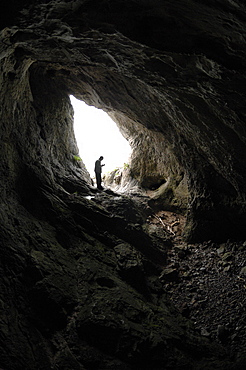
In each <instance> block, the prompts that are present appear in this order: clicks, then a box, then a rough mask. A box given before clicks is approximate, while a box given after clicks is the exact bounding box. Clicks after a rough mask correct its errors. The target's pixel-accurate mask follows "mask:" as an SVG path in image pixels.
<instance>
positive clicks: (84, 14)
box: [0, 0, 246, 370]
mask: <svg viewBox="0 0 246 370" xmlns="http://www.w3.org/2000/svg"><path fill="white" fill-rule="evenodd" d="M1 6H2V8H1V19H0V29H1V31H0V39H1V43H0V71H1V73H0V83H1V90H0V96H1V108H0V124H1V161H0V170H1V177H0V191H1V192H0V194H1V198H0V199H1V207H0V217H1V225H0V248H1V266H0V268H1V277H2V279H1V289H0V292H1V298H0V299H1V301H0V302H1V304H0V310H1V314H0V325H1V335H0V340H1V343H0V344H1V351H0V367H1V368H3V369H4V370H18V369H23V368H25V369H30V370H34V369H53V368H54V369H73V370H74V369H104V370H105V369H112V368H114V369H137V368H142V369H144V368H146V369H150V368H152V369H160V368H161V369H179V368H190V369H223V370H224V369H226V368H228V369H231V368H232V365H231V364H229V362H228V361H227V359H226V356H225V354H224V353H223V351H222V350H221V349H220V348H217V347H216V346H215V347H214V346H213V345H212V344H209V343H208V342H207V341H206V340H205V339H201V338H200V337H199V336H198V335H197V333H196V332H195V331H194V330H193V328H192V327H191V325H190V323H189V322H187V321H186V320H185V319H183V318H182V317H180V316H179V315H178V314H177V312H176V311H175V310H174V309H173V308H172V306H171V305H170V303H169V302H168V300H167V299H166V297H165V294H164V292H163V291H162V288H161V286H160V284H159V280H158V276H159V274H160V268H161V266H163V265H164V264H165V253H166V249H167V248H168V243H167V245H166V244H165V243H164V245H161V246H160V243H159V244H158V241H157V240H155V239H153V238H151V237H150V236H149V235H147V234H146V233H145V232H144V230H143V228H142V225H141V222H140V220H137V222H136V219H134V218H132V219H128V218H127V217H126V216H125V215H124V214H122V213H119V214H118V215H117V212H116V213H115V214H112V213H111V212H109V211H108V210H107V209H105V207H103V205H101V204H100V202H99V203H98V202H97V199H90V197H94V195H93V194H94V192H95V189H93V188H92V187H91V180H90V176H89V174H88V172H87V170H86V168H85V166H84V164H83V161H82V162H80V161H77V160H76V156H77V155H78V148H77V144H76V141H75V137H74V132H73V110H72V107H71V104H70V100H69V95H70V94H73V95H74V96H75V97H77V98H78V99H81V100H84V101H85V102H86V103H87V104H90V105H94V106H96V107H98V108H101V109H103V110H104V111H106V112H107V113H109V114H110V116H111V117H113V118H114V120H115V121H116V122H117V124H118V126H119V128H120V129H121V131H122V134H123V135H124V136H125V137H126V138H127V139H128V140H129V142H130V144H131V145H132V149H133V153H132V159H131V163H130V176H131V178H132V179H133V181H136V182H137V183H138V184H139V186H141V187H144V188H151V187H153V186H154V187H156V188H157V193H156V200H157V201H158V202H161V204H163V206H165V207H168V206H170V205H171V206H172V205H173V204H174V203H175V202H177V201H179V202H180V203H179V204H180V205H181V206H182V207H184V204H185V205H187V225H186V230H185V235H186V237H187V238H188V239H189V240H191V241H195V240H208V239H212V240H226V239H228V238H232V239H233V238H237V239H242V238H245V236H246V229H245V221H246V209H245V193H246V185H245V184H246V181H245V180H246V150H245V149H246V148H245V143H246V130H245V116H246V111H245V86H246V83H245V82H246V81H245V64H246V62H245V36H246V35H245V32H246V31H245V29H246V27H245V20H246V8H245V5H244V4H243V3H242V2H241V1H239V0H234V1H229V0H223V1H222V0H214V1H202V0H199V1H195V0H190V1H188V0H178V1H175V2H174V1H171V0H170V1H169V0H155V1H152V0H151V1H150V0H138V1H137V0H130V1H126V2H122V1H120V0H104V1H101V0H100V1H99V0H95V1H92V0H74V1H62V0H53V1H45V0H43V1H42V0H32V1H26V0H22V1H18V4H16V2H15V1H13V0H11V1H10V0H8V1H3V4H1ZM85 124H86V123H85ZM82 159H83V158H82ZM165 184H166V185H165ZM180 189H182V191H181V190H180ZM170 194H171V195H170ZM162 202H163V203H162ZM120 246H121V247H120ZM122 246H123V247H124V246H125V247H124V248H123V247H122ZM122 248H123V249H122ZM131 251H132V252H131ZM129 253H130V254H131V257H129V261H127V258H128V257H127V256H128V254H129ZM119 256H124V258H125V259H126V260H125V261H124V266H129V263H130V264H131V263H132V264H133V265H134V264H135V265H134V266H136V267H134V268H133V269H132V271H133V272H131V269H128V268H125V270H124V269H123V267H122V269H123V270H124V272H123V273H122V271H121V273H120V271H119V258H120V257H119ZM134 256H135V257H134ZM140 257H141V258H140ZM117 258H118V260H117ZM141 259H142V260H141ZM128 270H129V271H130V272H129V271H128ZM134 271H137V279H138V281H137V282H135V284H134V283H132V284H131V283H129V276H131V279H132V275H133V276H134ZM140 287H141V288H140ZM223 357H224V358H225V359H224V360H222V358H223Z"/></svg>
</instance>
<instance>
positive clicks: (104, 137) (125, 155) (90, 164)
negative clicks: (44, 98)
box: [70, 95, 131, 178]
mask: <svg viewBox="0 0 246 370" xmlns="http://www.w3.org/2000/svg"><path fill="white" fill-rule="evenodd" d="M70 101H71V104H72V106H73V109H74V134H75V137H76V141H77V145H78V149H79V155H80V157H81V158H82V160H83V162H84V164H85V166H86V168H87V170H88V172H89V173H90V175H91V177H92V178H93V177H94V165H95V161H96V159H98V158H99V157H100V156H101V155H102V156H103V157H104V161H103V163H105V167H104V171H103V172H104V173H107V172H111V171H113V170H115V169H116V168H120V167H123V166H124V164H125V163H128V162H129V157H130V155H131V147H130V145H129V143H128V141H127V140H126V139H125V138H124V137H123V136H122V134H121V132H120V130H119V129H118V127H117V125H116V123H115V122H114V121H113V120H112V119H111V118H110V117H109V116H108V114H107V113H105V112H104V111H103V110H101V109H98V108H95V107H94V106H89V105H87V104H86V103H85V102H83V101H81V100H78V99H76V98H75V97H74V96H72V95H71V96H70Z"/></svg>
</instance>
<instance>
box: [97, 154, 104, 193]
mask: <svg viewBox="0 0 246 370" xmlns="http://www.w3.org/2000/svg"><path fill="white" fill-rule="evenodd" d="M102 160H103V157H102V156H101V157H100V158H99V159H97V160H96V162H95V174H96V180H97V188H98V189H100V190H102V189H103V187H102V176H101V174H102V167H103V166H105V164H101V161H102Z"/></svg>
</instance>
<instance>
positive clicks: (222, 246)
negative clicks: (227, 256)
mask: <svg viewBox="0 0 246 370" xmlns="http://www.w3.org/2000/svg"><path fill="white" fill-rule="evenodd" d="M224 251H225V244H221V246H220V247H219V248H218V249H217V253H218V255H220V254H222V253H224Z"/></svg>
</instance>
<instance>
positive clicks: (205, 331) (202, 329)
mask: <svg viewBox="0 0 246 370" xmlns="http://www.w3.org/2000/svg"><path fill="white" fill-rule="evenodd" d="M201 335H202V336H203V337H207V338H208V337H210V333H209V332H208V331H207V329H206V328H201Z"/></svg>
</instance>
